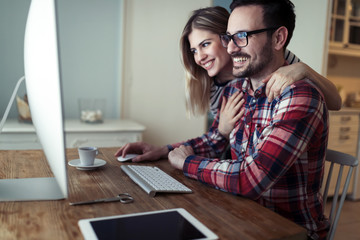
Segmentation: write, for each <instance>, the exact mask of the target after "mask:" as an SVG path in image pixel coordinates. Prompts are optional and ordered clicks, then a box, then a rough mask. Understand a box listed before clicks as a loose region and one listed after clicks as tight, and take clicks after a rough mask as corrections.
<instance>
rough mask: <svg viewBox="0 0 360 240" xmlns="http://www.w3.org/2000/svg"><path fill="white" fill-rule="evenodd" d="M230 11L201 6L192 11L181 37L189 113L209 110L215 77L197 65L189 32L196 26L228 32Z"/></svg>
mask: <svg viewBox="0 0 360 240" xmlns="http://www.w3.org/2000/svg"><path fill="white" fill-rule="evenodd" d="M228 19H229V12H228V11H227V10H226V9H225V8H222V7H218V6H217V7H208V8H201V9H198V10H195V11H193V12H192V15H191V17H190V19H189V20H188V22H187V23H186V25H185V28H184V30H183V32H182V35H181V39H180V49H181V57H182V62H183V64H184V68H185V81H186V82H185V91H186V109H187V113H188V115H199V114H200V115H202V114H205V113H206V112H207V111H208V110H209V104H210V87H211V84H212V81H213V78H211V77H209V75H208V73H207V71H206V70H205V69H203V68H202V67H200V66H199V65H197V64H196V63H195V60H194V55H193V53H191V51H190V43H189V34H190V33H191V32H192V30H193V29H194V28H196V29H200V30H206V31H210V32H212V33H215V34H222V33H225V32H226V28H227V23H228Z"/></svg>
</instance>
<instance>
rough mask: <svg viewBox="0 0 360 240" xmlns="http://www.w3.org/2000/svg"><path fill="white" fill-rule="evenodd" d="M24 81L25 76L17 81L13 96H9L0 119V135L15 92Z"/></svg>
mask: <svg viewBox="0 0 360 240" xmlns="http://www.w3.org/2000/svg"><path fill="white" fill-rule="evenodd" d="M24 80H25V76H22V77H21V78H20V79H19V80H18V82H17V83H16V86H15V88H14V91H13V94H12V96H11V98H10V101H9V104H8V105H7V108H6V110H5V113H4V116H3V118H2V120H1V122H0V134H1V132H2V129H3V127H4V124H5V121H6V119H7V117H8V115H9V112H10V109H11V105H12V104H13V102H14V99H15V96H16V93H17V91H18V90H19V87H20V84H21V83H22V82H23V81H24Z"/></svg>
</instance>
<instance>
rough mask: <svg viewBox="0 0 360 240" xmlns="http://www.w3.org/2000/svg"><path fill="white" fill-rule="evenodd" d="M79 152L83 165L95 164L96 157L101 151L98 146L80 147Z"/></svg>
mask: <svg viewBox="0 0 360 240" xmlns="http://www.w3.org/2000/svg"><path fill="white" fill-rule="evenodd" d="M78 152H79V158H80V164H81V166H92V165H94V162H95V157H96V155H98V153H99V152H98V149H97V148H96V147H79V148H78Z"/></svg>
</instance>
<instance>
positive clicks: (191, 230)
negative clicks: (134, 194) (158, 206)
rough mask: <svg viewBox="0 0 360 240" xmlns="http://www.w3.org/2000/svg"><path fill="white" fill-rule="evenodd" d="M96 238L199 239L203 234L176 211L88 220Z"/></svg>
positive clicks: (125, 239)
mask: <svg viewBox="0 0 360 240" xmlns="http://www.w3.org/2000/svg"><path fill="white" fill-rule="evenodd" d="M90 224H91V226H92V228H93V229H94V232H95V234H96V236H97V238H98V239H100V240H101V239H107V240H109V239H124V240H127V239H167V240H168V239H199V238H205V236H204V235H203V234H202V233H201V232H200V231H199V230H198V229H197V228H195V227H194V226H193V225H192V224H191V223H190V222H189V221H188V220H187V219H185V218H184V217H183V216H182V215H181V214H179V213H178V212H177V211H172V212H161V213H154V214H147V215H138V216H128V217H123V218H112V219H105V220H94V221H90Z"/></svg>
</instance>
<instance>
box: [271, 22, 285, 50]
mask: <svg viewBox="0 0 360 240" xmlns="http://www.w3.org/2000/svg"><path fill="white" fill-rule="evenodd" d="M287 38H288V30H287V28H286V27H284V26H282V27H279V28H278V29H277V30H276V31H275V32H274V34H273V41H274V48H275V49H276V50H281V49H282V48H283V47H284V45H285V42H286V39H287Z"/></svg>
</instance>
